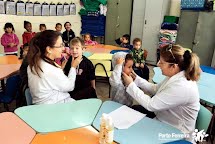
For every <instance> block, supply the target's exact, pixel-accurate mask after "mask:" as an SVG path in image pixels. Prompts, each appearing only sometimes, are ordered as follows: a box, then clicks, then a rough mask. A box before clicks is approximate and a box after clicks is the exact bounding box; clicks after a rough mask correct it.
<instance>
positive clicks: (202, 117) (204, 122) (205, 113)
mask: <svg viewBox="0 0 215 144" xmlns="http://www.w3.org/2000/svg"><path fill="white" fill-rule="evenodd" d="M211 117H212V113H211V112H210V111H209V110H208V109H207V108H205V107H204V106H202V105H200V110H199V113H198V117H197V121H196V128H197V129H198V130H204V131H205V132H206V131H207V129H208V126H209V124H210V121H211Z"/></svg>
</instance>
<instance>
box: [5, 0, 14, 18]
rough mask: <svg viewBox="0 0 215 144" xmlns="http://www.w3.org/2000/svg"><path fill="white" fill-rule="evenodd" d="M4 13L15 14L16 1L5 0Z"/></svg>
mask: <svg viewBox="0 0 215 144" xmlns="http://www.w3.org/2000/svg"><path fill="white" fill-rule="evenodd" d="M6 14H8V15H15V14H16V3H15V2H13V1H6Z"/></svg>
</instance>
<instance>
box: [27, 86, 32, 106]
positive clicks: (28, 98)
mask: <svg viewBox="0 0 215 144" xmlns="http://www.w3.org/2000/svg"><path fill="white" fill-rule="evenodd" d="M25 98H26V102H27V105H32V96H31V93H30V89H29V88H27V89H26V90H25Z"/></svg>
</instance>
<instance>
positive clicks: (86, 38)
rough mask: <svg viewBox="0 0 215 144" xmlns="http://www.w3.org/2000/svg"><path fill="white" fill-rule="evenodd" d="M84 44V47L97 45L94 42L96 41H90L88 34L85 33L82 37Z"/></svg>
mask: <svg viewBox="0 0 215 144" xmlns="http://www.w3.org/2000/svg"><path fill="white" fill-rule="evenodd" d="M84 44H85V46H87V45H92V46H93V45H97V44H98V43H97V42H96V41H92V40H91V35H90V34H89V33H86V34H85V35H84Z"/></svg>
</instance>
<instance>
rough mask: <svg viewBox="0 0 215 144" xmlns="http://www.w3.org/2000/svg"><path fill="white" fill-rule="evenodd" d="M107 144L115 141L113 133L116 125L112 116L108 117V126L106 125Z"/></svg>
mask: <svg viewBox="0 0 215 144" xmlns="http://www.w3.org/2000/svg"><path fill="white" fill-rule="evenodd" d="M105 128H106V129H105V144H112V143H113V134H114V125H113V121H112V118H111V117H110V116H108V117H107V121H106V127H105Z"/></svg>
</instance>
